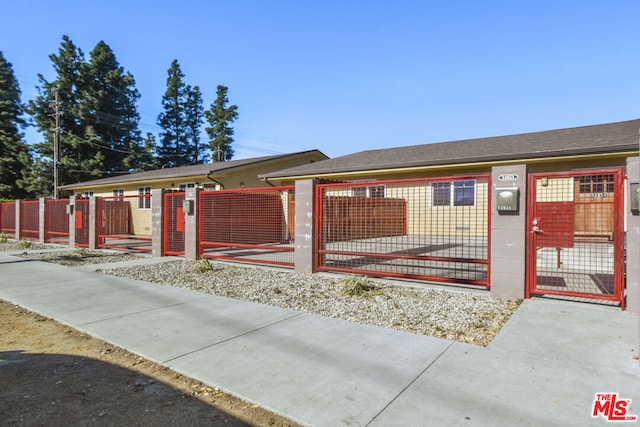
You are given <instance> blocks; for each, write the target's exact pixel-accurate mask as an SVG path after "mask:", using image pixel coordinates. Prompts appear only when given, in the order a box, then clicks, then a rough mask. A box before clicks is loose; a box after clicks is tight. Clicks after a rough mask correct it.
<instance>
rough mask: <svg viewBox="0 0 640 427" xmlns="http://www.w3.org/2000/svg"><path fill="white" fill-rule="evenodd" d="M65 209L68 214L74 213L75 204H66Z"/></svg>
mask: <svg viewBox="0 0 640 427" xmlns="http://www.w3.org/2000/svg"><path fill="white" fill-rule="evenodd" d="M65 211H66V212H67V215H73V205H72V204H68V205H65Z"/></svg>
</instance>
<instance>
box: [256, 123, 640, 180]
mask: <svg viewBox="0 0 640 427" xmlns="http://www.w3.org/2000/svg"><path fill="white" fill-rule="evenodd" d="M639 132H640V119H636V120H629V121H625V122H618V123H608V124H601V125H592V126H582V127H575V128H568V129H558V130H549V131H543V132H532V133H524V134H518V135H507V136H497V137H489V138H477V139H467V140H461V141H450V142H440V143H433V144H422V145H413V146H408V147H397V148H387V149H380V150H367V151H361V152H359V153H355V154H349V155H346V156H342V157H336V158H333V159H329V160H323V161H321V162H316V163H313V164H307V165H302V166H298V167H294V168H290V169H285V170H282V171H277V172H272V173H268V174H264V175H261V177H262V178H276V177H278V178H286V177H295V176H314V175H324V174H332V173H341V172H357V171H367V170H372V171H373V170H379V169H395V168H408V167H419V166H436V165H451V164H460V163H476V162H478V163H479V162H492V161H501V160H521V159H534V158H543V157H562V156H569V155H576V154H599V153H612V152H624V151H638V146H639V140H640V136H639Z"/></svg>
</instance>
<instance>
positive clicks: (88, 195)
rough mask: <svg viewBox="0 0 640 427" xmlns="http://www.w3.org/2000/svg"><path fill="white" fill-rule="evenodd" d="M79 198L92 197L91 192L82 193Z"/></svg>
mask: <svg viewBox="0 0 640 427" xmlns="http://www.w3.org/2000/svg"><path fill="white" fill-rule="evenodd" d="M80 197H93V191H85V192H84V193H82V194H80Z"/></svg>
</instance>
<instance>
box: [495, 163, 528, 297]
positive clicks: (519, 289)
mask: <svg viewBox="0 0 640 427" xmlns="http://www.w3.org/2000/svg"><path fill="white" fill-rule="evenodd" d="M491 187H492V188H491V230H490V235H491V242H490V245H491V248H490V249H491V259H490V268H491V273H490V274H491V277H490V280H491V282H490V284H491V296H493V297H495V298H502V299H519V298H524V296H525V278H526V274H525V266H526V241H525V239H526V235H527V233H526V226H527V224H526V223H527V218H526V213H527V209H526V207H527V203H526V200H527V166H526V165H514V166H497V167H494V168H493V169H492V171H491ZM507 188H517V189H518V193H519V196H518V210H517V211H515V212H506V211H498V208H497V203H496V199H497V196H498V192H499V191H500V189H507Z"/></svg>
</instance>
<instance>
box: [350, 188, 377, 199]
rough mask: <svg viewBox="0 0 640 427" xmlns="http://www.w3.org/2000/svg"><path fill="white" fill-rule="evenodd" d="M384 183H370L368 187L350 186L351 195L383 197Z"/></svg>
mask: <svg viewBox="0 0 640 427" xmlns="http://www.w3.org/2000/svg"><path fill="white" fill-rule="evenodd" d="M384 196H385V187H384V185H372V186H369V187H351V197H372V198H376V197H377V198H384Z"/></svg>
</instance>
